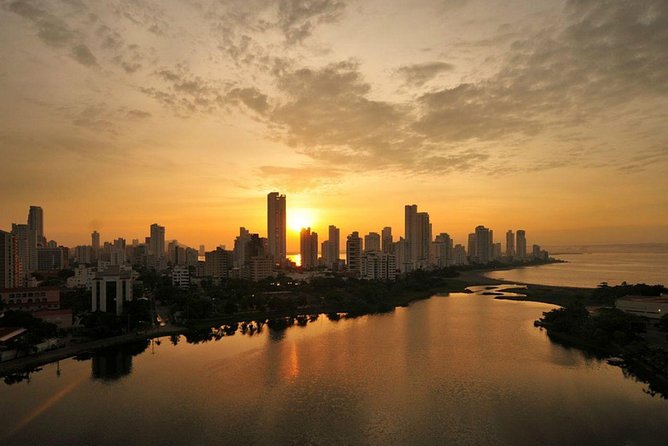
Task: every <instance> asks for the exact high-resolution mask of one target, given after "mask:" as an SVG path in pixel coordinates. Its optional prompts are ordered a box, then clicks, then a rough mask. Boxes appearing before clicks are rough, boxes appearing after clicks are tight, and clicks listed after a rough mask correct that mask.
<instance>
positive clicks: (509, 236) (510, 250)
mask: <svg viewBox="0 0 668 446" xmlns="http://www.w3.org/2000/svg"><path fill="white" fill-rule="evenodd" d="M506 256H508V257H515V233H513V231H512V229H509V230H508V232H506Z"/></svg>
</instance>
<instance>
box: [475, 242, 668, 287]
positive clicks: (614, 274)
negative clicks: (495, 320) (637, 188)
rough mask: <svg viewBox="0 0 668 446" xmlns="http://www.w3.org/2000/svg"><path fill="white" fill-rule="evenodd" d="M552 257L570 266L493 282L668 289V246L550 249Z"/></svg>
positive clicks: (502, 275) (508, 273) (509, 273)
mask: <svg viewBox="0 0 668 446" xmlns="http://www.w3.org/2000/svg"><path fill="white" fill-rule="evenodd" d="M548 250H549V251H550V256H552V257H555V258H557V259H561V260H565V261H566V262H567V263H554V264H549V265H541V266H532V267H525V268H517V269H512V270H505V271H492V272H489V273H487V274H485V275H486V276H487V277H490V278H494V279H505V280H510V281H516V282H522V283H533V284H541V285H555V286H559V285H561V286H573V287H586V288H594V287H596V286H598V285H599V284H600V283H601V282H607V283H608V284H609V285H619V284H620V283H622V282H627V283H647V284H663V285H668V245H664V244H651V245H598V246H597V245H593V246H553V247H548Z"/></svg>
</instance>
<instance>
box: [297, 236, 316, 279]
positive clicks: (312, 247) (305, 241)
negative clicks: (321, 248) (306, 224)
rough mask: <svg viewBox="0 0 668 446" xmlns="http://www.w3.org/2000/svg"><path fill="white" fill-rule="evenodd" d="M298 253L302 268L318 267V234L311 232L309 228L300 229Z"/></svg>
mask: <svg viewBox="0 0 668 446" xmlns="http://www.w3.org/2000/svg"><path fill="white" fill-rule="evenodd" d="M299 253H300V254H301V260H302V268H304V269H312V268H315V267H316V266H317V265H318V234H317V233H315V232H311V228H302V230H301V232H300V233H299Z"/></svg>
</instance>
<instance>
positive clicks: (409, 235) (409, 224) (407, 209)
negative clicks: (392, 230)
mask: <svg viewBox="0 0 668 446" xmlns="http://www.w3.org/2000/svg"><path fill="white" fill-rule="evenodd" d="M416 218H417V205H415V204H407V205H406V206H404V240H405V242H404V243H405V244H406V249H407V250H408V251H407V253H406V254H407V255H408V257H406V258H405V259H404V260H405V261H406V262H408V263H413V262H414V261H415V251H414V249H413V245H414V244H415V242H414V240H415V238H416V237H417V235H416V232H415V231H416V230H415V224H416V222H415V220H416Z"/></svg>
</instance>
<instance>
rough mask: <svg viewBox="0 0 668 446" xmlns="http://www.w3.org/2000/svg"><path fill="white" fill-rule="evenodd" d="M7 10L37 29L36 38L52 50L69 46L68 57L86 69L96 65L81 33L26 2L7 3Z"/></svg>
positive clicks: (95, 60) (24, 0) (54, 16)
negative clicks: (52, 48)
mask: <svg viewBox="0 0 668 446" xmlns="http://www.w3.org/2000/svg"><path fill="white" fill-rule="evenodd" d="M8 9H9V10H10V11H12V12H14V13H16V14H18V15H20V16H21V17H23V18H24V19H26V20H29V21H30V22H32V24H33V25H34V26H35V28H36V29H37V37H38V38H39V39H40V40H41V41H42V42H44V43H45V44H47V45H49V46H51V47H54V48H59V47H66V46H69V47H70V56H71V57H72V58H73V59H74V60H76V61H77V62H79V63H80V64H82V65H84V66H87V67H91V66H95V65H97V59H96V58H95V56H94V55H93V53H92V52H91V50H90V48H88V46H87V45H86V44H85V43H83V40H84V39H83V36H82V35H81V33H79V32H77V31H76V30H74V29H72V28H71V27H70V26H69V25H68V24H67V23H66V22H65V21H64V20H62V19H60V18H59V17H57V16H56V15H53V14H51V13H50V12H48V11H46V10H45V9H41V8H38V7H37V6H35V5H34V4H33V3H32V2H30V1H27V0H16V1H14V2H12V3H9V5H8Z"/></svg>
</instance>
